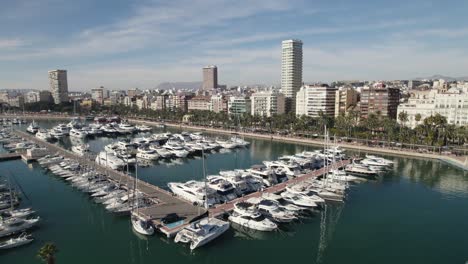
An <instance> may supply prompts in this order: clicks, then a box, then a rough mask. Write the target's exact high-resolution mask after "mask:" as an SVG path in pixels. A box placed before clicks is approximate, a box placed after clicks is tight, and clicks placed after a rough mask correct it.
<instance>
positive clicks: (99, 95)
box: [91, 86, 109, 105]
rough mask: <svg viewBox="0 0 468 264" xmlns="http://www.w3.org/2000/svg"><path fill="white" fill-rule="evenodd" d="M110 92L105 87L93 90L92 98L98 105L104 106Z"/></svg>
mask: <svg viewBox="0 0 468 264" xmlns="http://www.w3.org/2000/svg"><path fill="white" fill-rule="evenodd" d="M108 97H109V96H108V91H107V90H106V89H104V87H102V86H101V87H99V88H94V89H91V98H92V99H93V100H94V101H95V102H96V103H98V104H101V105H102V104H104V99H106V98H108Z"/></svg>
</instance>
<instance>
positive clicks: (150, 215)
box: [13, 130, 206, 235]
mask: <svg viewBox="0 0 468 264" xmlns="http://www.w3.org/2000/svg"><path fill="white" fill-rule="evenodd" d="M13 133H15V134H16V135H18V136H20V137H22V138H25V139H27V140H30V141H33V142H34V143H36V144H38V145H39V146H42V147H46V148H47V149H49V150H50V152H51V153H58V154H60V155H62V156H63V157H65V158H69V159H73V160H76V161H78V162H79V163H80V164H81V165H85V166H88V167H90V168H94V169H96V171H98V172H100V173H102V174H105V175H107V176H108V177H109V179H111V180H113V181H115V182H118V183H120V184H122V185H124V186H126V187H127V188H128V189H133V186H134V183H135V178H134V177H132V176H130V175H127V174H125V173H123V172H121V171H117V170H112V169H110V168H107V167H105V166H102V165H99V164H97V163H96V162H95V161H94V160H90V159H88V158H86V157H81V156H79V155H77V154H75V153H73V152H71V151H69V150H66V149H64V148H62V147H60V146H57V145H54V144H51V143H49V142H45V141H43V140H41V139H38V138H36V137H35V136H34V135H31V134H28V133H26V132H23V131H19V130H13ZM19 157H20V156H19ZM138 190H139V191H140V192H142V193H143V194H144V195H145V197H146V198H149V199H150V200H152V201H153V202H155V204H154V205H151V206H148V207H144V208H140V209H139V210H138V213H139V215H140V216H141V217H142V218H144V219H146V220H151V221H153V223H154V224H155V226H156V227H158V228H160V230H161V231H162V232H163V233H165V234H166V235H168V232H169V233H170V234H171V235H172V233H173V229H174V228H167V227H165V226H164V225H163V224H162V223H161V219H162V218H164V217H165V216H167V215H168V214H177V215H178V216H180V217H182V218H184V223H189V222H191V221H193V219H196V218H197V217H198V216H199V215H202V214H205V213H206V210H205V209H203V208H199V207H197V206H194V205H192V204H191V203H189V202H187V201H185V200H183V199H181V198H179V197H177V196H174V195H173V194H172V193H171V192H169V191H166V190H164V189H161V188H159V187H158V186H155V185H152V184H149V183H147V182H145V181H141V180H138Z"/></svg>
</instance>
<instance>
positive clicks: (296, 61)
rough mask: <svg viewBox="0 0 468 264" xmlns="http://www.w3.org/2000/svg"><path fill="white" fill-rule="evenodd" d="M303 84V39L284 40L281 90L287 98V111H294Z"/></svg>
mask: <svg viewBox="0 0 468 264" xmlns="http://www.w3.org/2000/svg"><path fill="white" fill-rule="evenodd" d="M301 86H302V41H300V40H297V39H290V40H284V41H283V42H282V49H281V92H282V93H283V94H284V95H285V97H286V99H287V104H288V105H287V108H288V109H286V110H287V111H294V107H295V100H296V93H297V91H299V89H300V88H301Z"/></svg>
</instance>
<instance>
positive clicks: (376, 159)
mask: <svg viewBox="0 0 468 264" xmlns="http://www.w3.org/2000/svg"><path fill="white" fill-rule="evenodd" d="M366 158H368V159H372V160H375V161H377V162H379V163H382V164H385V165H386V166H392V165H393V164H395V163H394V162H393V161H392V160H389V159H384V158H382V157H379V156H374V155H366Z"/></svg>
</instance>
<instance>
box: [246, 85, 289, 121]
mask: <svg viewBox="0 0 468 264" xmlns="http://www.w3.org/2000/svg"><path fill="white" fill-rule="evenodd" d="M250 99H251V114H252V115H259V116H267V117H270V116H272V115H274V114H284V112H285V111H284V110H285V109H284V108H285V99H286V98H285V96H284V94H282V93H280V92H278V91H266V92H256V93H254V94H252V96H251V97H250Z"/></svg>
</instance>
